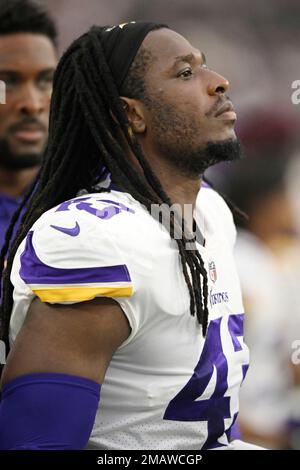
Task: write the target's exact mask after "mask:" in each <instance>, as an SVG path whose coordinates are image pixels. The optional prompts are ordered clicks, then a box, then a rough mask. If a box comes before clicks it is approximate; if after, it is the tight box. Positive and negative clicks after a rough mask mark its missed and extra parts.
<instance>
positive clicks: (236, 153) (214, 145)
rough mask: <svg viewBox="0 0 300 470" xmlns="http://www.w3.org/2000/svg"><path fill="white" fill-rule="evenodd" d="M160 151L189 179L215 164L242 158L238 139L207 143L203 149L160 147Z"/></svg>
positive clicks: (200, 174)
mask: <svg viewBox="0 0 300 470" xmlns="http://www.w3.org/2000/svg"><path fill="white" fill-rule="evenodd" d="M160 151H162V155H163V157H164V158H165V159H166V160H168V161H169V162H170V163H171V164H172V165H173V166H174V167H176V168H177V169H178V170H179V171H180V173H181V174H182V175H183V176H187V177H190V178H199V177H201V176H202V175H203V173H204V172H205V170H207V168H209V167H211V166H213V165H216V164H217V163H221V162H230V161H235V160H240V159H241V158H242V157H243V151H242V146H241V143H240V141H239V139H227V140H223V141H220V142H208V143H207V144H206V146H205V147H204V148H199V149H196V150H193V149H189V150H187V149H183V148H182V149H180V148H179V147H173V145H172V146H170V147H167V146H166V145H165V146H163V145H162V146H160Z"/></svg>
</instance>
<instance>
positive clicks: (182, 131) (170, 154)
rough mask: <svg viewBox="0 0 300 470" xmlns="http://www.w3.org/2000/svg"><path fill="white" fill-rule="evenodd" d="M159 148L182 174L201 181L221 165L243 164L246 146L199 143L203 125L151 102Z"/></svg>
mask: <svg viewBox="0 0 300 470" xmlns="http://www.w3.org/2000/svg"><path fill="white" fill-rule="evenodd" d="M147 107H148V108H150V109H151V114H152V120H151V128H152V132H153V134H154V135H155V148H156V150H157V152H158V153H159V154H160V155H161V156H162V158H164V159H165V160H167V161H168V162H169V163H170V164H172V166H173V167H175V168H177V169H178V170H179V171H180V173H181V174H182V175H184V176H187V177H190V178H195V179H196V178H199V177H201V176H202V175H203V173H204V172H205V170H207V168H209V167H211V166H212V165H215V164H217V163H220V162H229V161H234V160H240V159H241V158H242V157H243V151H242V146H241V143H240V140H239V139H238V138H236V137H235V138H229V139H226V140H222V141H211V142H207V143H206V144H203V142H202V143H199V132H201V129H200V131H199V125H198V124H197V122H196V121H195V120H194V119H191V118H189V117H188V116H186V115H185V116H182V115H181V116H179V115H178V113H177V112H176V111H175V110H174V108H173V107H172V106H170V105H166V103H161V102H158V100H156V99H155V98H154V99H153V98H150V99H148V102H147Z"/></svg>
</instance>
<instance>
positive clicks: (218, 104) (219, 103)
mask: <svg viewBox="0 0 300 470" xmlns="http://www.w3.org/2000/svg"><path fill="white" fill-rule="evenodd" d="M228 100H229V101H231V100H230V97H229V96H228V95H226V96H223V97H222V98H221V97H220V98H219V99H218V101H216V102H215V104H214V105H213V106H212V107H211V108H210V110H209V111H207V113H205V117H207V118H210V117H212V116H214V115H215V114H216V112H217V111H218V109H219V108H220V107H221V106H223V104H224V103H226V102H227V101H228Z"/></svg>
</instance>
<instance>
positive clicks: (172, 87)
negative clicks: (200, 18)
mask: <svg viewBox="0 0 300 470" xmlns="http://www.w3.org/2000/svg"><path fill="white" fill-rule="evenodd" d="M143 47H145V48H146V49H147V50H148V51H149V52H150V53H151V55H152V56H153V60H152V61H151V64H150V65H149V67H148V70H147V73H146V90H147V95H148V98H147V100H145V116H146V126H147V128H146V136H147V139H148V140H149V141H150V142H151V145H152V147H153V148H154V150H155V151H156V153H159V154H160V155H161V156H162V157H163V158H166V159H167V160H169V161H170V162H172V163H173V164H174V165H176V167H177V168H178V169H180V170H181V171H182V172H184V173H186V174H188V175H190V176H195V177H197V176H199V174H202V173H203V171H204V170H205V169H206V168H207V167H208V166H210V165H212V164H214V163H217V162H218V161H222V160H233V159H236V158H239V157H240V147H239V143H238V141H237V138H236V135H235V131H234V124H235V121H236V114H235V112H234V109H233V106H232V103H231V102H230V100H229V99H228V97H227V96H226V92H227V90H228V87H229V83H228V81H227V80H226V79H225V78H224V77H222V76H221V75H219V74H218V73H216V72H214V71H212V70H210V69H208V67H207V65H206V63H205V57H204V54H203V53H201V52H200V51H199V50H198V49H196V48H194V47H193V46H191V44H190V43H189V42H188V41H187V40H186V39H185V38H183V37H182V36H181V35H179V34H177V33H176V32H174V31H171V30H168V29H161V30H158V31H153V32H151V33H149V34H148V36H147V37H146V38H145V40H144V42H143Z"/></svg>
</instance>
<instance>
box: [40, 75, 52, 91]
mask: <svg viewBox="0 0 300 470" xmlns="http://www.w3.org/2000/svg"><path fill="white" fill-rule="evenodd" d="M38 86H39V88H40V89H41V90H46V91H48V90H49V89H51V88H52V86H53V78H52V77H42V78H40V79H39V80H38Z"/></svg>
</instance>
